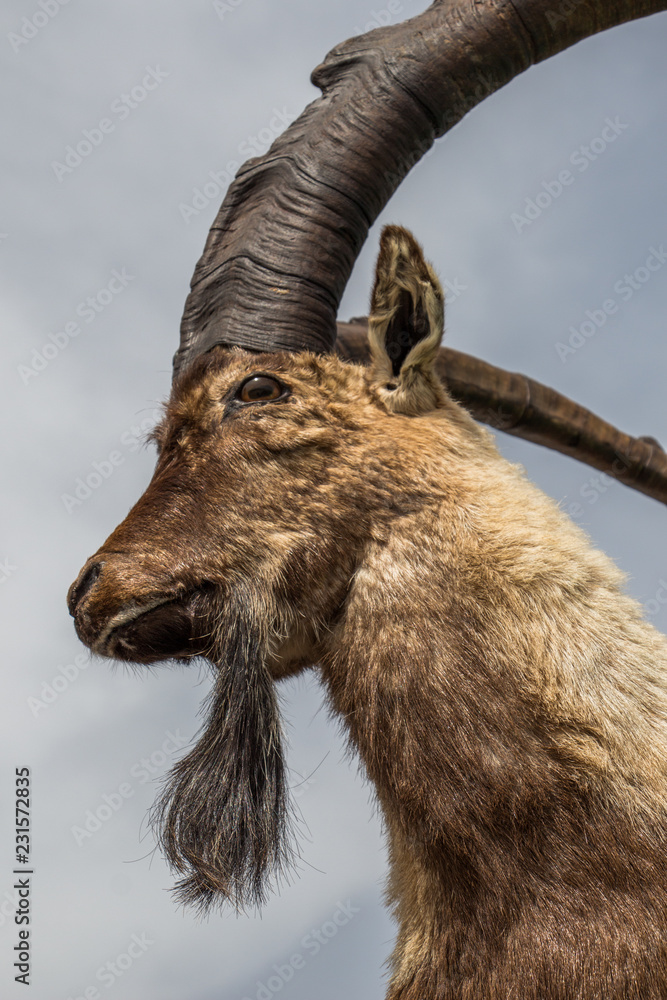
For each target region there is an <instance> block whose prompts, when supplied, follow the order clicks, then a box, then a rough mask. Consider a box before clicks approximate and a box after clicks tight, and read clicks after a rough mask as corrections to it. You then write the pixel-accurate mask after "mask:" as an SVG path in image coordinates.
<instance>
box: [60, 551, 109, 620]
mask: <svg viewBox="0 0 667 1000" xmlns="http://www.w3.org/2000/svg"><path fill="white" fill-rule="evenodd" d="M101 572H102V563H93V564H92V566H89V567H88V569H87V570H86V572H85V573H84V574H83V576H81V577H80V578H79V579H78V580H76V581H75V582H74V583H73V584H72V586H71V587H70V592H69V594H68V595H67V605H68V607H69V613H70V614H71V615H72V616H73V615H74V614H75V613H76V609H77V606H78V604H79V602H80V601H81V600H82V599H83V598H84V597H85V596H86V594H87V593H88V591H89V590H90V588H91V587H92V586H93V585H94V584H95V583H96V582H97V579H98V577H99V575H100V573H101Z"/></svg>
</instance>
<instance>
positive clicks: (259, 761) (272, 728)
mask: <svg viewBox="0 0 667 1000" xmlns="http://www.w3.org/2000/svg"><path fill="white" fill-rule="evenodd" d="M249 619H250V616H249V613H248V605H247V604H246V605H245V606H244V607H243V608H239V607H238V606H237V607H236V608H235V609H231V608H230V607H229V606H228V607H227V608H225V609H224V610H222V612H221V614H220V615H219V616H217V621H216V626H215V633H214V643H213V650H212V653H211V656H210V659H211V660H212V662H213V663H214V665H215V666H216V667H217V678H216V682H215V686H214V688H213V690H212V691H211V693H210V695H209V704H208V708H207V720H206V723H205V726H204V729H203V732H202V735H201V736H200V738H199V740H198V742H197V744H196V745H195V747H194V748H193V749H192V750H191V751H190V753H189V754H187V756H185V757H184V758H183V759H182V760H180V761H179V762H178V764H176V766H175V767H174V768H173V769H172V771H171V772H170V774H169V776H168V778H167V784H166V787H165V789H164V791H163V793H162V795H161V796H160V799H159V800H158V801H157V802H156V804H155V807H154V812H153V815H152V822H153V825H154V826H155V828H156V829H157V833H158V838H159V841H160V843H161V846H162V848H163V850H164V853H165V855H166V857H167V860H168V861H169V863H170V864H171V865H172V867H173V868H174V869H175V870H176V871H178V872H179V873H181V874H182V875H183V876H185V877H184V878H182V879H181V880H180V881H179V882H178V884H177V885H176V892H177V896H178V899H179V901H180V902H182V903H185V904H190V905H194V906H195V907H196V908H197V909H198V910H200V911H201V912H203V913H206V912H208V911H209V909H210V908H211V906H213V905H215V904H216V903H218V902H220V903H222V902H223V901H225V900H227V901H229V902H231V903H232V904H233V905H234V906H235V907H236V908H237V909H245V908H246V907H248V906H259V905H261V904H262V903H263V902H265V899H266V895H267V889H268V888H270V885H271V883H272V881H274V880H275V877H276V876H277V875H279V874H280V873H281V872H282V871H284V870H285V869H286V868H287V867H288V866H289V864H290V862H291V860H292V859H293V851H292V847H291V843H292V837H291V811H290V809H289V800H288V791H287V783H286V773H285V762H284V757H283V750H282V734H281V724H280V715H279V711H278V702H277V697H276V691H275V686H274V682H273V680H272V679H271V676H270V675H269V672H268V670H267V668H266V654H265V643H264V642H263V641H262V637H261V632H260V631H259V629H257V628H255V627H253V622H252V621H251V620H249Z"/></svg>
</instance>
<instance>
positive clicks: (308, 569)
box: [71, 227, 667, 1000]
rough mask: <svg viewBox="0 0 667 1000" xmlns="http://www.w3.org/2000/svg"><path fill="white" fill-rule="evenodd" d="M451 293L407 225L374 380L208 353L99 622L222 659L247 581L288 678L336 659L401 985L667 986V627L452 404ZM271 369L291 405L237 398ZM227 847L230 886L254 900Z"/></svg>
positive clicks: (380, 286) (616, 993) (268, 663)
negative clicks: (375, 803) (371, 798)
mask: <svg viewBox="0 0 667 1000" xmlns="http://www.w3.org/2000/svg"><path fill="white" fill-rule="evenodd" d="M441 303H442V293H441V290H440V288H439V285H438V284H437V279H436V278H435V276H434V275H433V272H432V270H431V269H430V268H429V267H428V265H426V264H425V263H424V261H423V258H422V256H421V253H420V250H419V247H418V245H417V244H416V243H415V242H414V240H413V238H412V237H411V236H410V235H409V234H407V233H406V232H405V231H404V230H401V229H398V228H397V227H390V228H389V229H388V230H386V231H385V234H384V236H383V245H382V250H381V254H380V260H379V266H378V275H377V279H376V286H375V291H374V314H373V318H372V322H371V327H370V330H371V333H370V337H371V345H372V352H373V358H374V362H373V365H372V366H371V368H369V369H368V370H365V369H363V368H361V367H358V366H355V365H352V364H346V363H344V362H343V361H340V360H338V359H336V358H334V357H317V356H315V355H310V354H300V355H294V356H288V355H284V354H276V355H260V356H252V355H249V354H247V353H244V352H242V351H223V350H222V349H216V350H215V351H214V352H212V353H211V354H210V355H207V356H206V357H205V358H203V359H200V361H199V362H197V363H196V364H195V366H193V368H192V369H191V371H190V372H189V373H187V374H186V375H185V376H184V377H183V378H182V379H181V381H180V382H179V383H178V384H177V385H176V387H175V389H174V393H173V396H172V400H171V401H170V403H169V406H168V408H167V413H166V416H165V420H164V422H163V424H162V426H161V428H160V430H159V432H158V441H159V447H160V456H159V460H158V465H157V469H156V472H155V476H154V479H153V481H152V483H151V485H150V486H149V488H148V490H147V492H146V493H145V495H144V496H143V497H142V499H141V500H140V501H139V503H138V504H137V505H136V507H135V508H134V509H133V510H132V511H131V512H130V514H129V515H128V518H127V519H126V520H125V521H124V522H123V524H122V525H120V527H119V528H117V529H116V531H115V532H114V533H113V535H111V537H110V538H109V540H108V541H107V542H106V543H105V545H104V546H103V547H102V548H101V549H100V550H99V552H98V553H97V554H96V555H95V556H94V557H93V559H92V560H91V561H90V562H89V564H87V567H84V571H83V574H85V572H86V569H88V571H89V572H90V567H99V571H98V570H97V569H95V571H94V573H93V576H92V577H89V579H88V580H86V579H85V578H84V575H83V574H82V577H81V578H80V580H79V582H78V584H77V585H75V587H74V588H73V591H72V597H71V606H72V610H73V613H75V614H76V622H77V628H78V630H79V634H80V635H81V637H82V639H83V640H84V641H85V642H87V643H88V644H89V645H91V646H92V647H93V649H95V650H96V651H98V652H101V653H103V654H107V655H108V654H112V655H121V656H125V657H126V658H128V659H140V660H144V661H147V660H148V661H149V660H151V659H158V658H160V657H163V656H164V655H168V654H169V653H171V654H175V655H180V656H185V655H196V654H200V653H207V652H209V653H210V654H211V655H212V656H213V657H214V658H215V650H216V649H217V646H216V639H215V637H216V634H217V633H216V622H218V623H219V621H220V615H221V610H220V609H221V608H225V609H228V608H229V607H232V608H233V607H235V606H238V601H239V600H240V599H241V598H240V596H239V595H242V601H243V608H244V615H243V617H244V618H245V619H246V620H247V621H248V622H250V623H251V625H250V626H249V627H250V630H251V631H252V630H253V629H254V630H255V631H256V632H257V634H258V635H261V636H263V637H264V639H262V643H260V644H259V646H257V649H260V647H261V649H263V650H264V652H262V653H261V659H262V664H263V666H262V669H266V670H268V671H269V672H270V673H271V675H272V676H273V677H274V678H275V679H278V678H280V677H283V676H286V675H288V674H290V673H293V672H295V671H297V670H299V669H301V668H303V667H305V666H308V665H311V664H313V663H319V664H320V669H321V674H322V679H323V681H324V684H325V685H326V688H327V690H328V693H329V698H330V701H331V705H332V708H333V710H334V712H335V713H336V714H337V715H338V716H339V717H340V718H341V719H342V721H343V723H344V724H345V726H346V727H347V729H348V732H349V736H350V740H351V742H352V744H353V746H354V747H355V748H356V750H357V751H358V753H359V756H360V758H361V761H362V762H363V766H364V768H365V770H366V772H367V774H368V776H369V778H370V779H371V781H372V782H373V783H374V785H375V788H376V789H377V795H378V799H379V802H380V804H381V807H382V810H383V814H384V817H385V819H386V825H387V832H388V837H389V849H390V861H391V874H390V880H389V889H388V898H389V902H390V904H391V905H392V907H393V910H394V913H395V915H396V919H397V922H398V926H399V934H398V940H397V944H396V948H395V951H394V955H393V959H392V981H391V985H390V988H389V993H388V1000H507V998H516V1000H593V998H595V1000H630V998H632V1000H664V998H665V997H667V866H666V863H665V851H666V848H667V843H666V840H667V837H666V835H667V642H666V640H665V639H664V638H663V637H662V636H661V635H659V634H658V633H657V632H656V631H655V630H654V629H653V628H652V627H651V626H650V625H648V624H647V623H646V622H645V621H644V620H643V619H642V614H641V609H640V608H639V606H638V605H637V604H636V603H635V602H634V601H632V600H631V599H630V598H628V597H627V596H626V595H625V594H624V593H623V590H622V583H623V578H622V576H621V574H620V572H619V571H618V570H617V569H616V568H615V567H614V565H613V564H612V563H611V562H610V561H609V560H608V559H607V558H606V557H605V556H604V555H603V554H602V553H600V552H598V551H596V550H595V549H593V548H592V547H591V545H590V542H589V541H588V539H587V538H586V537H585V535H584V534H583V533H582V532H581V531H580V530H579V529H578V528H577V527H576V526H575V525H574V524H572V522H571V521H569V520H568V518H567V517H566V516H565V515H564V514H563V513H562V512H561V511H560V510H559V509H558V507H557V506H556V504H554V503H553V502H552V501H551V500H550V499H548V498H547V497H545V496H544V495H543V494H542V493H541V492H540V491H539V490H537V489H536V488H535V487H534V486H532V485H531V484H530V483H529V482H528V481H527V480H526V479H525V477H524V475H523V472H522V470H521V469H520V468H518V467H516V466H512V465H510V464H508V463H507V462H506V461H505V460H504V459H503V458H502V457H501V456H500V455H499V454H498V452H497V451H496V448H495V446H494V443H493V440H492V438H491V436H490V434H489V433H488V432H486V431H484V430H482V429H481V428H480V427H478V426H477V425H476V424H475V423H474V422H473V421H472V419H471V418H470V417H469V416H468V415H467V414H466V413H465V411H464V410H463V409H462V408H461V407H459V406H458V405H457V404H455V403H454V402H453V401H452V400H451V399H450V398H449V397H448V396H447V394H446V393H445V391H444V389H443V388H442V386H441V384H440V383H439V382H438V381H437V379H436V378H435V375H434V373H433V369H432V365H433V359H434V356H435V350H436V349H437V346H438V344H439V341H440V337H441V335H442V325H441V316H442V311H441ZM395 344H398V348H397V349H396V351H394V349H393V346H392V345H395ZM390 349H391V350H390ZM397 358H398V359H399V360H398V362H397V360H396V359H397ZM397 367H398V371H396V370H395V369H396V368H397ZM255 373H261V374H266V375H271V376H275V377H276V378H277V379H279V380H280V381H281V383H282V384H284V385H285V386H287V387H288V389H289V394H288V395H286V396H285V397H284V398H281V399H279V400H276V401H271V402H266V403H254V404H248V405H245V406H241V405H239V404H238V402H235V401H234V394H235V392H236V390H237V387H238V386H239V385H240V384H242V382H243V381H244V379H245V378H247V377H248V376H249V375H252V374H255ZM98 572H99V576H98V577H97V578H96V579H95V578H94V577H95V574H97V573H98ZM91 580H92V582H91ZM157 601H170V602H171V603H165V604H162V605H160V606H155V605H156V602H157ZM235 602H236V603H235ZM151 608H152V609H153V610H146V611H145V615H144V614H142V612H143V611H144V609H151ZM223 617H224V616H223ZM130 619H132V621H130ZM110 623H111V625H114V623H115V625H116V628H115V630H113V629H111V626H110ZM223 645H224V644H223ZM218 652H219V651H218ZM259 655H260V654H259V653H256V654H255V656H259ZM225 657H226V654H225V653H224V651H223V652H222V653H220V655H219V656H218V662H219V665H220V670H223V671H224V670H225V669H226V666H225V664H226V662H227V660H226V658H225ZM257 676H260V675H257ZM253 738H255V737H253ZM264 749H265V748H264ZM218 752H220V751H219V750H218V751H215V753H218ZM260 757H261V754H260ZM251 758H252V759H254V757H253V756H252V754H251V755H250V757H249V759H251ZM190 777H191V775H190ZM244 780H247V778H246V779H244ZM191 787H192V786H191ZM242 791H243V789H242V788H241V792H242ZM206 794H207V796H208V795H211V794H213V795H215V794H216V793H215V790H213V791H212V790H211V788H210V787H209V788H207V791H206ZM194 798H195V800H196V795H195V796H194ZM226 808H227V807H226V806H224V803H223V805H222V806H221V807H220V811H221V812H222V813H223V814H224V816H226V819H225V822H228V821H229V820H230V818H231V819H233V817H234V816H235V815H236V813H234V812H233V810H232V812H231V813H230V814H226V813H225V809H226ZM196 812H197V809H196V802H195V803H194V804H193V803H192V802H190V803H189V805H188V806H187V808H186V809H185V810H184V811H183V812H182V813H181V814H180V816H179V817H177V820H176V822H177V823H180V824H181V825H183V824H184V825H185V826H186V827H187V824H188V823H195V824H196V822H197V818H196V815H195V814H196ZM199 832H201V831H198V834H197V836H198V835H199ZM167 836H169V832H167ZM197 836H194V837H193V838H191V839H194V840H195V841H196V840H197ZM214 836H215V834H214V833H210V832H209V838H214ZM218 839H219V838H218ZM265 846H266V845H265ZM202 853H203V854H206V848H205V847H204V849H203V852H202ZM223 854H224V845H220V844H218V845H217V852H216V850H211V851H209V853H208V860H207V864H212V865H213V867H214V868H215V866H216V864H217V865H218V870H219V871H221V872H222V874H221V875H219V876H215V877H214V878H213V882H214V883H215V884H214V886H213V888H214V891H217V892H219V893H222V894H223V895H225V894H226V895H228V896H231V897H232V898H235V897H234V893H233V891H232V890H231V889H230V888H229V885H228V884H227V883H226V881H225V880H226V879H227V880H228V879H229V878H230V877H231V878H233V877H234V874H235V872H234V871H231V870H228V869H225V867H224V866H225V863H226V861H225V858H224V857H221V855H223ZM269 854H270V852H269ZM178 856H179V849H178V847H177V848H176V849H175V854H174V855H172V860H174V861H175V863H176V864H177V867H178ZM198 859H199V855H198V854H197V852H196V851H195V852H194V854H193V855H192V857H191V858H190V874H191V875H192V874H193V873H194V876H195V878H196V875H197V870H198V869H197V866H198V864H200V861H199V860H198ZM247 860H248V859H247V856H246V858H245V860H244V861H243V863H242V864H241V867H240V868H239V867H238V866H237V869H236V870H235V871H236V872H237V873H238V872H243V871H245V873H246V877H247V876H248V870H249V869H248V865H247ZM274 861H275V858H269V860H268V861H267V862H266V864H265V865H264V867H262V866H261V865H260V866H259V868H257V867H255V868H252V866H250V870H251V872H252V875H253V877H257V876H258V872H259V875H260V876H261V878H263V877H265V876H266V875H270V873H271V871H272V870H273V869H274V867H275V865H274ZM244 864H245V865H246V867H245V868H243V865H244ZM181 870H184V868H183V866H181ZM185 870H187V864H186V865H185ZM230 871H231V874H230ZM225 872H227V874H226V875H225ZM216 878H217V883H216V882H215V879H216ZM226 885H227V888H226ZM259 895H261V892H260V893H259Z"/></svg>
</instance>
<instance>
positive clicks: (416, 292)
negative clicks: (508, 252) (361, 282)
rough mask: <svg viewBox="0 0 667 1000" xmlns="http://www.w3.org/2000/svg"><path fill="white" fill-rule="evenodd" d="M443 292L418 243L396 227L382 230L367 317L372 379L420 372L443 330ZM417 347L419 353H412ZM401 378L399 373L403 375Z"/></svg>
mask: <svg viewBox="0 0 667 1000" xmlns="http://www.w3.org/2000/svg"><path fill="white" fill-rule="evenodd" d="M443 314H444V309H443V293H442V288H441V287H440V282H439V281H438V278H437V277H436V274H435V272H434V271H433V269H432V268H431V267H430V265H429V264H428V263H427V262H426V260H425V259H424V254H423V252H422V248H421V247H420V245H419V243H418V242H417V241H416V239H415V238H414V236H413V235H412V233H410V232H408V230H407V229H403V228H402V227H401V226H385V228H384V229H383V231H382V236H381V238H380V253H379V255H378V261H377V266H376V270H375V284H374V287H373V295H372V302H371V314H370V317H369V341H370V348H371V354H372V356H373V360H374V363H375V366H376V371H377V374H378V376H379V377H380V378H384V379H385V380H387V379H390V378H394V379H398V378H400V376H401V371H402V369H403V367H404V365H405V363H406V361H407V359H408V357H409V356H410V355H412V356H411V357H410V367H415V368H418V369H420V370H422V371H424V372H425V371H426V370H427V369H428V368H429V367H430V366H431V365H432V364H433V362H434V360H435V357H436V354H437V351H438V347H439V346H440V340H441V338H442V330H443ZM417 345H420V348H419V350H417V351H415V350H414V349H415V348H416V347H417ZM404 374H405V373H404Z"/></svg>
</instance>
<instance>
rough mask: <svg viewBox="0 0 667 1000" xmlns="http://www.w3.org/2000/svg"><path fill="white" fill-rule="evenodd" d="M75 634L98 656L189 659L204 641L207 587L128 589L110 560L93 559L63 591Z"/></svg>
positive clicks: (205, 646)
mask: <svg viewBox="0 0 667 1000" xmlns="http://www.w3.org/2000/svg"><path fill="white" fill-rule="evenodd" d="M67 604H68V607H69V612H70V614H71V615H72V617H73V618H74V625H75V628H76V632H77V635H78V636H79V638H80V639H81V641H82V642H83V643H85V645H86V646H88V647H89V648H90V649H91V650H92V651H93V652H94V653H97V654H98V655H100V656H109V657H114V658H115V659H119V660H126V661H130V662H134V663H154V662H156V661H158V660H166V659H189V658H191V657H193V656H201V655H204V654H205V653H206V651H207V649H208V647H209V645H210V627H209V621H210V618H211V615H210V611H209V609H210V594H209V592H208V588H202V589H201V590H199V589H198V590H192V591H186V590H184V589H183V588H179V587H175V588H174V589H173V590H168V591H166V592H164V591H162V590H158V589H157V588H155V589H152V588H151V590H149V591H146V592H144V593H141V595H140V596H137V595H136V593H135V594H132V593H131V592H129V590H128V587H127V585H125V586H123V585H122V579H121V575H120V573H119V572H118V571H116V572H114V567H113V565H112V564H110V561H107V560H99V559H97V560H96V559H95V558H93V560H90V561H89V562H88V563H87V564H86V565H85V566H84V567H83V569H82V570H81V573H80V574H79V577H78V578H77V580H76V581H75V582H74V583H73V584H72V586H71V587H70V589H69V593H68V595H67Z"/></svg>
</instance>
